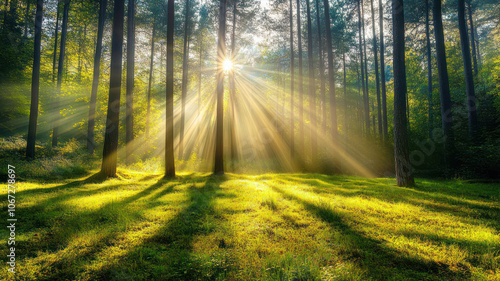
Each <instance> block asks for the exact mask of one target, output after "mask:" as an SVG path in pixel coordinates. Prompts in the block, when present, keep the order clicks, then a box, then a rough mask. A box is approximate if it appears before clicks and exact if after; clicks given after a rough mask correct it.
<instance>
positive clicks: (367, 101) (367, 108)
mask: <svg viewBox="0 0 500 281" xmlns="http://www.w3.org/2000/svg"><path fill="white" fill-rule="evenodd" d="M359 1H360V2H361V4H360V5H361V27H362V28H361V29H362V31H363V55H364V67H365V83H366V85H365V89H366V96H365V100H364V105H365V119H366V124H367V125H368V126H367V127H366V133H367V134H368V135H370V134H371V133H370V130H371V128H370V88H369V87H368V80H369V78H368V76H369V75H368V52H367V51H366V36H365V9H364V6H363V0H359Z"/></svg>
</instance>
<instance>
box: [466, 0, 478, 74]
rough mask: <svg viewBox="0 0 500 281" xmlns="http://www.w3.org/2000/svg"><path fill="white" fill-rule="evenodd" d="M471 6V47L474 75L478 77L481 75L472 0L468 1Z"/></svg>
mask: <svg viewBox="0 0 500 281" xmlns="http://www.w3.org/2000/svg"><path fill="white" fill-rule="evenodd" d="M468 4H469V9H468V10H469V23H470V45H471V47H472V61H473V62H474V75H475V76H477V75H478V73H479V65H478V63H477V51H476V39H475V37H476V36H475V33H476V32H475V31H476V29H475V28H474V20H473V19H472V0H469V1H468Z"/></svg>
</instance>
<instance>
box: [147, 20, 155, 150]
mask: <svg viewBox="0 0 500 281" xmlns="http://www.w3.org/2000/svg"><path fill="white" fill-rule="evenodd" d="M155 31H156V17H154V18H153V34H151V62H150V64H149V82H148V105H147V106H148V108H147V110H146V140H147V141H149V131H150V128H149V126H150V119H151V85H152V83H153V70H154V68H153V66H154V58H155Z"/></svg>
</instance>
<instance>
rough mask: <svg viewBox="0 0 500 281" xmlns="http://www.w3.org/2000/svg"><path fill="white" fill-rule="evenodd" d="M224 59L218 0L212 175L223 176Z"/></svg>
mask: <svg viewBox="0 0 500 281" xmlns="http://www.w3.org/2000/svg"><path fill="white" fill-rule="evenodd" d="M225 58H226V0H220V6H219V32H218V44H217V73H216V80H217V89H216V93H217V121H216V123H217V125H216V126H217V128H216V130H217V131H216V139H215V164H214V174H215V175H223V174H224V135H223V133H224V132H223V130H224V71H223V63H224V60H225Z"/></svg>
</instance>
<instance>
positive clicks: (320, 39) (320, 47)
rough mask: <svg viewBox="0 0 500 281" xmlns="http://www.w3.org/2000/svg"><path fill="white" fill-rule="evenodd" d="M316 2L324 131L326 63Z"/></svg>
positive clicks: (317, 2)
mask: <svg viewBox="0 0 500 281" xmlns="http://www.w3.org/2000/svg"><path fill="white" fill-rule="evenodd" d="M315 4H316V22H317V26H318V58H319V78H320V80H321V86H320V87H321V88H320V92H321V112H322V113H321V115H322V123H321V127H322V129H323V132H326V93H325V64H324V58H323V38H322V37H321V21H320V12H319V0H316V1H315Z"/></svg>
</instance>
